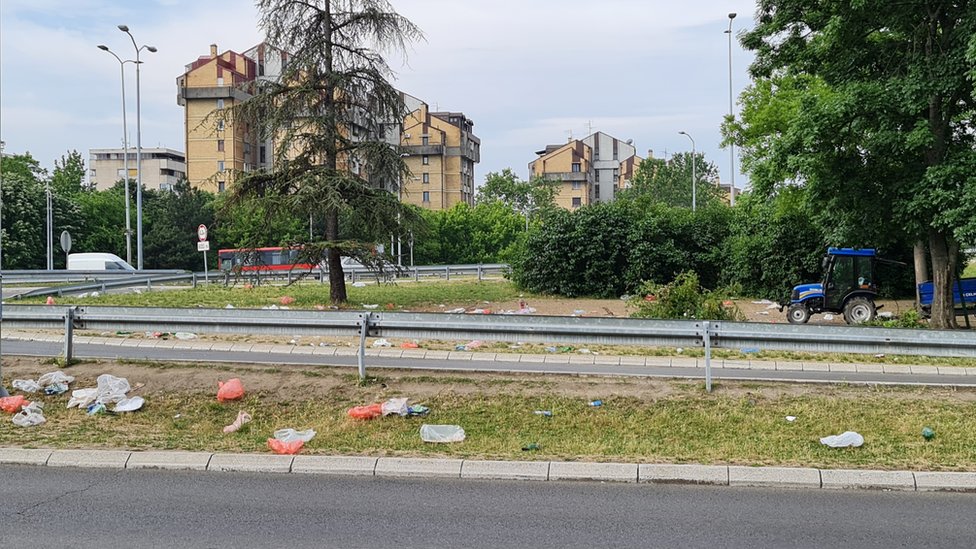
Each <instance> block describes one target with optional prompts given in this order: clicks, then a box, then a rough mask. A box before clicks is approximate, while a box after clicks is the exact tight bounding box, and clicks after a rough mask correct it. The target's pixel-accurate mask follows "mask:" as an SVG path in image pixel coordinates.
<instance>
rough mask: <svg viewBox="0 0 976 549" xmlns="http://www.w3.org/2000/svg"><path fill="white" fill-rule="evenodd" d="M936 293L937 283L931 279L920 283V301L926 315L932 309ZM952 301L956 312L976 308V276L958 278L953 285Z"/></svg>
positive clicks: (964, 311) (963, 312)
mask: <svg viewBox="0 0 976 549" xmlns="http://www.w3.org/2000/svg"><path fill="white" fill-rule="evenodd" d="M934 293H935V284H933V283H932V281H931V280H930V281H928V282H923V283H921V284H919V285H918V301H919V305H921V307H922V313H923V314H925V315H928V314H930V313H931V311H932V296H933V294H934ZM952 301H953V303H954V304H955V307H956V312H957V313H959V314H965V313H966V312H967V311H974V310H976V278H960V279H958V280H957V282H956V283H955V284H953V285H952Z"/></svg>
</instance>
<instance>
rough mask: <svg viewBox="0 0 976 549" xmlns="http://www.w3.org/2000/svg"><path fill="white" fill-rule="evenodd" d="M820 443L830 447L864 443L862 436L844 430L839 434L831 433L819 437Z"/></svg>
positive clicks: (845, 446) (844, 446)
mask: <svg viewBox="0 0 976 549" xmlns="http://www.w3.org/2000/svg"><path fill="white" fill-rule="evenodd" d="M820 444H823V445H825V446H830V447H831V448H847V447H853V448H857V447H859V446H861V445H862V444H864V437H862V436H861V435H860V434H858V433H855V432H854V431H845V432H843V433H841V434H839V435H831V436H829V437H823V438H822V439H820Z"/></svg>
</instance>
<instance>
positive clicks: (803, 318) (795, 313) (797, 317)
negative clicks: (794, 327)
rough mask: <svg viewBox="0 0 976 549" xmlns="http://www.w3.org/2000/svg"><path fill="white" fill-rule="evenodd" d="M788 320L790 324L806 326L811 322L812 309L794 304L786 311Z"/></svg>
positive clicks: (801, 304) (800, 304)
mask: <svg viewBox="0 0 976 549" xmlns="http://www.w3.org/2000/svg"><path fill="white" fill-rule="evenodd" d="M786 318H787V320H789V321H790V324H806V323H807V321H808V320H810V309H807V306H806V305H805V304H803V303H794V304H792V305H790V308H789V310H787V311H786Z"/></svg>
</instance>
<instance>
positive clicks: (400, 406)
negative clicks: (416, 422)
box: [383, 398, 410, 416]
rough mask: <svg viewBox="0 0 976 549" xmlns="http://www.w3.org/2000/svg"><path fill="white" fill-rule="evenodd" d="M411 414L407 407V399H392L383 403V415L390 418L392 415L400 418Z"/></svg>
mask: <svg viewBox="0 0 976 549" xmlns="http://www.w3.org/2000/svg"><path fill="white" fill-rule="evenodd" d="M409 413H410V407H409V406H407V399H406V398H391V399H390V400H387V401H386V402H384V403H383V415H384V416H388V415H390V414H396V415H398V416H405V415H407V414H409Z"/></svg>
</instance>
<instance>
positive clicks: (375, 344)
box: [373, 338, 393, 347]
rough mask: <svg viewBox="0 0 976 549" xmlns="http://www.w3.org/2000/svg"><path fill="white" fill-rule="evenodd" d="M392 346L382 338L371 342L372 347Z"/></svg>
mask: <svg viewBox="0 0 976 549" xmlns="http://www.w3.org/2000/svg"><path fill="white" fill-rule="evenodd" d="M392 346H393V345H391V344H390V342H389V341H387V340H386V339H383V338H380V339H377V340H376V341H374V342H373V347H392Z"/></svg>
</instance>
